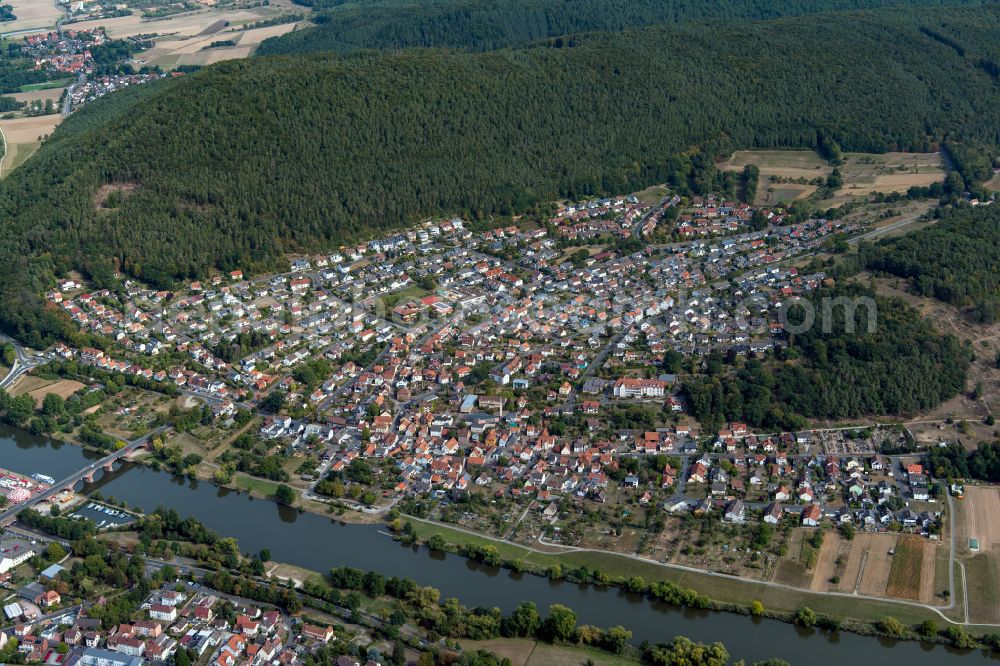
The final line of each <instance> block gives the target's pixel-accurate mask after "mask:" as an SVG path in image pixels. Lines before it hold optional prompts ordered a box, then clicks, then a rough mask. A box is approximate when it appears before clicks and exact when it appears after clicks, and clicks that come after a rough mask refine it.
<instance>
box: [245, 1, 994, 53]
mask: <svg viewBox="0 0 1000 666" xmlns="http://www.w3.org/2000/svg"><path fill="white" fill-rule="evenodd" d="M296 2H298V3H299V4H302V5H306V6H309V7H313V8H315V9H319V10H323V11H321V12H320V13H319V15H318V16H317V17H316V22H317V23H318V26H317V27H315V28H313V29H309V30H299V31H296V32H294V33H289V34H287V35H284V36H282V37H275V38H272V39H269V40H267V41H265V42H264V44H262V45H261V49H260V53H261V54H263V55H275V54H287V53H306V52H312V51H339V52H348V51H353V50H356V49H371V48H374V49H396V48H408V47H442V46H444V47H448V48H456V49H469V50H473V51H485V50H491V49H497V48H505V47H508V46H517V45H524V44H527V43H530V42H533V41H538V40H541V39H545V38H548V37H556V36H559V35H569V34H572V33H579V32H592V31H599V30H609V31H612V30H623V29H626V28H635V27H642V26H650V25H657V24H664V23H682V22H687V21H696V20H712V21H718V20H734V19H742V20H751V19H775V18H780V17H783V16H800V15H803V14H811V13H816V12H828V11H843V10H852V9H866V8H876V7H887V6H901V7H905V6H908V5H915V6H921V5H924V6H926V5H969V4H972V5H975V4H983V3H982V2H981V1H980V0H781V2H773V1H772V0H683V1H680V0H496V1H494V2H482V1H481V0H430V1H428V0H353V1H345V0H296ZM970 36H974V35H972V34H970Z"/></svg>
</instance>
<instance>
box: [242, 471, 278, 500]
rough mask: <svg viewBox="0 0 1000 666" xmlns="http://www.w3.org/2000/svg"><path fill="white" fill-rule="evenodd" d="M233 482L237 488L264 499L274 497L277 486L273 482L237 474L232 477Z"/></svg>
mask: <svg viewBox="0 0 1000 666" xmlns="http://www.w3.org/2000/svg"><path fill="white" fill-rule="evenodd" d="M233 481H234V482H235V483H236V487H237V488H240V489H242V490H249V491H250V492H252V493H258V494H260V495H264V496H265V497H274V493H275V492H276V491H277V490H278V484H277V483H275V482H274V481H267V480H266V479H258V478H257V477H254V476H245V475H243V474H237V475H235V476H234V477H233Z"/></svg>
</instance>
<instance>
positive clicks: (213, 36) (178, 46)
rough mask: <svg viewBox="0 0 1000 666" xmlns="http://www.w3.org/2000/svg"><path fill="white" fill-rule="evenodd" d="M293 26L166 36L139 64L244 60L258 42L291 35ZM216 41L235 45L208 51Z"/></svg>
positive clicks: (200, 63) (288, 24) (207, 62)
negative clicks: (286, 34) (230, 42)
mask: <svg viewBox="0 0 1000 666" xmlns="http://www.w3.org/2000/svg"><path fill="white" fill-rule="evenodd" d="M258 20H259V19H258ZM251 22H252V21H251ZM297 25H298V24H296V23H283V24H281V25H274V26H268V27H265V28H252V29H250V30H239V29H236V28H231V27H226V28H224V29H219V30H218V31H216V29H215V28H216V27H217V26H215V25H213V26H209V28H207V29H206V30H205V31H203V32H202V33H199V34H197V35H194V36H190V35H183V34H180V35H170V36H169V37H165V38H163V39H160V40H157V42H156V44H155V46H153V48H151V49H150V50H149V51H146V52H145V53H143V54H142V55H141V60H142V62H144V63H146V64H150V65H158V66H159V67H162V68H164V69H166V68H170V67H177V66H179V65H211V64H213V63H216V62H221V61H223V60H233V59H235V58H248V57H250V55H252V54H253V52H254V51H255V50H256V49H257V47H258V46H260V43H261V42H262V41H264V40H265V39H267V38H269V37H275V36H278V35H283V34H285V33H287V32H291V31H292V30H294V29H295V28H296V26H297ZM219 41H233V42H235V45H233V46H219V47H215V48H211V44H212V43H213V42H219Z"/></svg>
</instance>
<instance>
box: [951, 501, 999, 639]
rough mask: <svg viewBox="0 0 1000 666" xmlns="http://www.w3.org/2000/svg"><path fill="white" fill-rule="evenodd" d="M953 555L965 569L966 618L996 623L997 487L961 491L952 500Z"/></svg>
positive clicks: (997, 582)
mask: <svg viewBox="0 0 1000 666" xmlns="http://www.w3.org/2000/svg"><path fill="white" fill-rule="evenodd" d="M955 506H956V524H957V531H956V535H955V536H956V538H957V539H956V548H955V553H956V556H957V557H959V558H960V559H961V560H962V561H963V563H964V566H965V573H966V577H967V582H966V590H967V592H968V596H969V599H968V602H969V619H970V620H971V621H972V622H983V623H998V622H1000V521H998V520H997V516H998V515H1000V488H997V487H993V486H990V487H986V486H982V487H973V486H967V487H966V489H965V499H964V500H956V501H955Z"/></svg>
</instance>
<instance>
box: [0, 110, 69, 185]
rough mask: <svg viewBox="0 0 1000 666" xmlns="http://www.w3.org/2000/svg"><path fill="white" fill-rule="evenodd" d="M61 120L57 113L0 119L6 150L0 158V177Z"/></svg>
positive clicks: (30, 150) (33, 149)
mask: <svg viewBox="0 0 1000 666" xmlns="http://www.w3.org/2000/svg"><path fill="white" fill-rule="evenodd" d="M60 121H62V116H61V115H60V114H58V113H56V114H53V115H50V116H37V117H34V118H15V119H13V120H0V131H2V132H3V139H4V142H5V143H6V146H7V152H6V153H5V154H4V156H3V159H2V160H0V177H3V176H6V175H7V174H8V173H9V172H10V171H11V170H12V169H13V168H14V167H16V166H18V165H19V164H22V163H23V162H24V160H26V159H27V158H28V156H30V155H31V153H33V152H34V151H35V150H37V148H38V146H40V145H41V142H42V138H43V137H45V136H47V135H49V134H51V133H52V130H54V129H55V128H56V125H58V124H59V123H60Z"/></svg>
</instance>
